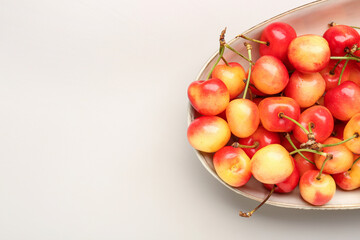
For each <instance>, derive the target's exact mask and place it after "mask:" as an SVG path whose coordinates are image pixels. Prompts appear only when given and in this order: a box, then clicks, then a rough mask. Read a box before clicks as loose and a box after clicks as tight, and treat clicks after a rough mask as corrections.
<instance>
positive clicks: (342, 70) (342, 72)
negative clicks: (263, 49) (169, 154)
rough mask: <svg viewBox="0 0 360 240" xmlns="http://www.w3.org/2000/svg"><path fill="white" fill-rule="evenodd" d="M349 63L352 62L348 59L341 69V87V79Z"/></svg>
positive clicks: (339, 81)
mask: <svg viewBox="0 0 360 240" xmlns="http://www.w3.org/2000/svg"><path fill="white" fill-rule="evenodd" d="M349 61H350V59H346V61H345V64H344V66H343V68H342V69H341V73H340V76H339V80H338V85H340V83H341V78H342V76H343V74H344V72H345V68H346V66H347V64H348V62H349Z"/></svg>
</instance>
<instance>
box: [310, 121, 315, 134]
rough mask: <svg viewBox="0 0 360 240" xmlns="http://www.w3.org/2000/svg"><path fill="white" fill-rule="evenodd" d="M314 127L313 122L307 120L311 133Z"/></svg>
mask: <svg viewBox="0 0 360 240" xmlns="http://www.w3.org/2000/svg"><path fill="white" fill-rule="evenodd" d="M313 127H314V124H313V123H312V122H309V133H313V131H312V129H313Z"/></svg>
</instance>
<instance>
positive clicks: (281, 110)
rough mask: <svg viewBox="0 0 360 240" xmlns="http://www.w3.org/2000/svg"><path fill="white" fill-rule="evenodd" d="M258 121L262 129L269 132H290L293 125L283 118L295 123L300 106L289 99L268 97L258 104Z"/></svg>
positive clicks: (298, 115)
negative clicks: (259, 120)
mask: <svg viewBox="0 0 360 240" xmlns="http://www.w3.org/2000/svg"><path fill="white" fill-rule="evenodd" d="M259 112H260V119H261V123H262V125H263V127H264V128H265V129H266V130H268V131H270V132H290V131H291V130H293V129H294V127H295V123H294V122H292V121H291V120H289V119H287V118H285V116H287V117H289V118H291V119H293V120H295V121H297V120H298V119H299V117H300V106H299V104H298V103H297V102H296V101H295V100H294V99H292V98H289V97H268V98H265V99H264V100H262V101H261V102H260V104H259Z"/></svg>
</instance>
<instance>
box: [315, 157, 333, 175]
mask: <svg viewBox="0 0 360 240" xmlns="http://www.w3.org/2000/svg"><path fill="white" fill-rule="evenodd" d="M332 158H333V156H332V154H326V158H325V160H324V162H323V164H322V165H321V169H320V172H319V174H318V176H317V177H316V179H317V180H320V179H321V174H322V172H323V170H324V167H325V163H326V162H327V161H328V160H330V159H332Z"/></svg>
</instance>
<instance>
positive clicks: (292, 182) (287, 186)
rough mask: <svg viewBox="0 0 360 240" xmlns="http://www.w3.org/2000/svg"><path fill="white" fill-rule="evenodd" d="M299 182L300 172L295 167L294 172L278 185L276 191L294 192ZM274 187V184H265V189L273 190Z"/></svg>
mask: <svg viewBox="0 0 360 240" xmlns="http://www.w3.org/2000/svg"><path fill="white" fill-rule="evenodd" d="M299 180H300V174H299V170H298V169H297V168H296V166H295V167H294V171H293V172H292V173H291V175H290V176H289V177H288V178H287V179H286V180H285V181H283V182H281V183H277V184H276V187H275V189H274V191H275V192H277V193H289V192H292V191H293V190H294V189H295V188H296V186H297V185H298V183H299ZM273 186H274V184H264V187H265V188H267V189H268V190H271V189H272V188H273Z"/></svg>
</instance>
